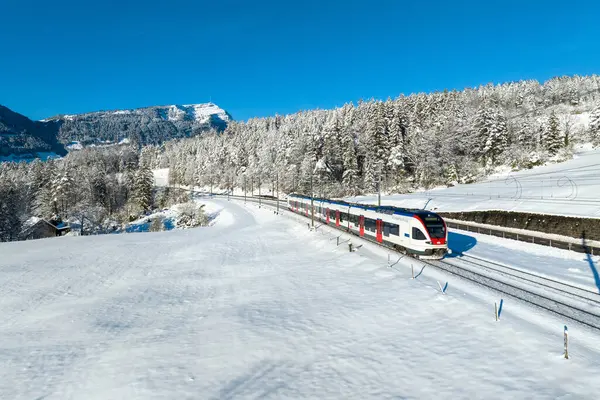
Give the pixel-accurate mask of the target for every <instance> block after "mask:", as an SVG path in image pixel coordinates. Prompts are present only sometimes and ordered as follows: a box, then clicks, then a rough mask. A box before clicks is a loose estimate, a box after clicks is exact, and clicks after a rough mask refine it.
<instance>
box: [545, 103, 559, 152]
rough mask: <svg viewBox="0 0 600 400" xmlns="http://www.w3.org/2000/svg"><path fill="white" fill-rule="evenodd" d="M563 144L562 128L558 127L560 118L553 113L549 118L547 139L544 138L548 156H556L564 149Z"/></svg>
mask: <svg viewBox="0 0 600 400" xmlns="http://www.w3.org/2000/svg"><path fill="white" fill-rule="evenodd" d="M562 142H563V141H562V140H561V133H560V128H559V127H558V118H557V117H556V114H555V113H554V111H553V112H552V114H550V117H549V118H548V124H547V130H546V137H545V138H544V144H545V147H546V150H547V151H548V154H549V155H550V156H554V155H556V153H558V151H559V150H560V149H561V147H562V144H563V143H562Z"/></svg>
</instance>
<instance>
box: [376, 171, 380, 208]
mask: <svg viewBox="0 0 600 400" xmlns="http://www.w3.org/2000/svg"><path fill="white" fill-rule="evenodd" d="M377 206H378V207H381V174H379V180H378V181H377Z"/></svg>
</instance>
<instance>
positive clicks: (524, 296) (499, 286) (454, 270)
mask: <svg viewBox="0 0 600 400" xmlns="http://www.w3.org/2000/svg"><path fill="white" fill-rule="evenodd" d="M214 196H218V197H226V198H232V199H236V200H245V201H249V202H254V203H259V202H260V203H262V204H265V205H270V206H273V207H274V206H277V202H279V208H280V209H282V210H285V211H289V210H287V202H286V201H285V200H273V199H260V201H259V200H258V199H257V198H254V197H252V198H249V197H246V198H244V196H232V195H229V196H228V195H214ZM292 214H293V215H299V216H302V217H304V218H307V219H310V217H306V216H304V215H301V214H296V213H292ZM317 220H318V219H317ZM328 226H329V227H331V228H335V229H337V230H339V231H341V232H344V233H347V234H351V235H353V236H356V237H358V236H357V235H356V234H355V233H354V232H348V231H346V230H345V229H343V228H338V227H335V226H331V225H328ZM361 239H363V240H366V241H368V242H371V243H374V244H376V245H378V246H382V247H386V248H389V249H390V250H393V251H394V252H396V250H395V249H392V248H390V247H389V246H385V245H384V244H381V243H379V242H377V241H376V240H374V239H371V238H369V237H361ZM417 261H418V262H420V263H422V264H423V265H424V266H427V265H429V266H431V267H434V268H437V269H439V270H442V271H445V272H448V273H450V274H452V275H454V276H457V277H460V278H462V279H465V280H468V281H471V282H474V283H477V284H479V285H482V286H484V287H487V288H489V289H492V290H495V291H497V292H499V293H502V294H505V295H508V296H511V297H513V298H516V299H518V300H521V301H523V302H525V303H527V304H530V305H532V306H535V307H538V308H541V309H543V310H546V311H550V312H551V313H553V314H555V315H558V316H561V317H564V318H568V319H570V320H571V321H574V322H577V323H580V324H582V325H585V326H587V327H590V328H593V329H597V330H600V294H598V293H596V292H593V291H591V290H589V289H586V288H583V287H580V286H576V285H572V284H569V283H566V282H561V281H559V280H556V279H552V278H549V277H545V276H541V275H538V274H534V273H532V272H529V271H524V270H522V269H518V268H515V267H512V266H508V265H504V264H501V263H498V262H494V261H488V260H483V259H481V258H478V257H474V256H471V255H465V254H461V255H459V256H458V257H453V258H450V259H444V260H440V261H433V260H421V259H419V260H417ZM474 268H477V270H475V269H474ZM482 269H483V270H486V271H487V272H488V273H487V274H485V273H483V272H482Z"/></svg>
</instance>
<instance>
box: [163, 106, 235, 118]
mask: <svg viewBox="0 0 600 400" xmlns="http://www.w3.org/2000/svg"><path fill="white" fill-rule="evenodd" d="M156 108H158V109H159V111H162V110H164V111H165V112H161V113H160V115H161V116H163V118H166V119H167V120H169V121H182V120H185V119H189V120H194V121H197V122H199V123H205V122H208V121H209V120H210V117H211V116H213V115H215V116H217V117H219V118H220V119H222V120H223V121H229V120H230V118H229V115H227V113H226V112H225V110H223V109H222V108H220V107H219V106H217V105H216V104H213V103H206V104H186V105H170V106H163V107H160V106H159V107H156Z"/></svg>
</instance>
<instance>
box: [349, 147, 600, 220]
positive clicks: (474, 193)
mask: <svg viewBox="0 0 600 400" xmlns="http://www.w3.org/2000/svg"><path fill="white" fill-rule="evenodd" d="M598 193H600V150H598V149H596V150H590V148H589V146H587V147H584V148H582V149H581V151H580V152H579V153H578V154H576V156H575V157H574V158H573V159H572V160H569V161H566V162H563V163H558V164H551V165H546V166H541V167H537V168H534V169H531V170H525V171H518V172H511V173H508V174H506V173H505V174H504V175H496V176H492V177H490V178H488V179H486V180H485V181H482V182H479V183H474V184H459V185H456V186H454V187H449V188H443V189H435V190H427V191H423V192H419V193H411V194H393V195H384V194H383V193H382V196H381V203H382V204H384V205H395V206H399V207H409V208H411V207H418V208H422V207H424V206H425V205H426V204H427V208H428V209H430V210H436V211H440V212H442V211H446V212H452V211H482V210H507V211H520V212H531V213H545V214H554V215H566V216H574V217H600V198H599V197H598ZM429 199H431V201H430V202H429V203H427V201H428V200H429ZM346 200H349V201H356V202H361V203H371V204H377V195H368V196H356V197H348V198H346Z"/></svg>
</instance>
